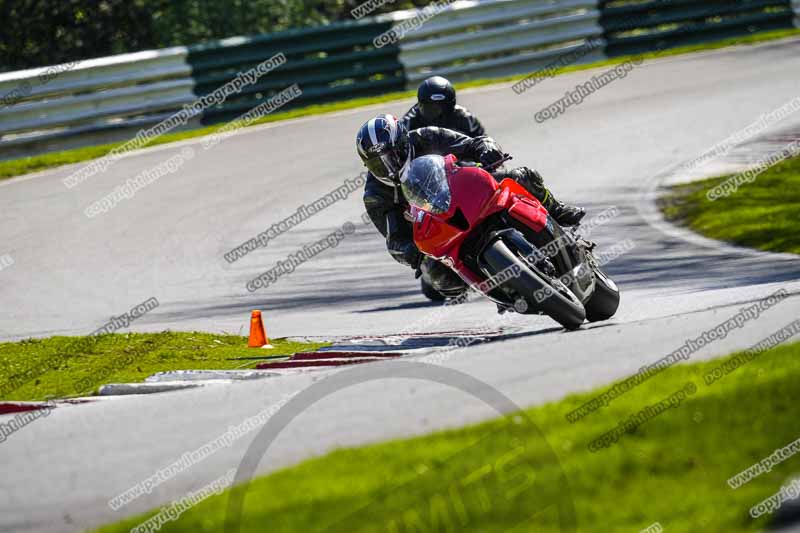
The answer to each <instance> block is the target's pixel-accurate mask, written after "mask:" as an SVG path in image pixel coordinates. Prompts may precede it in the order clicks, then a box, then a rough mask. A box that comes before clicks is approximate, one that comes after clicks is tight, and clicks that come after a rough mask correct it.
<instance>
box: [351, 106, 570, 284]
mask: <svg viewBox="0 0 800 533" xmlns="http://www.w3.org/2000/svg"><path fill="white" fill-rule="evenodd" d="M356 150H357V151H358V154H359V156H360V157H361V160H362V161H363V162H364V165H365V166H366V167H367V169H368V170H369V172H368V173H367V181H366V184H365V185H364V206H365V207H366V209H367V213H368V215H369V217H370V219H371V220H372V223H373V224H374V225H375V227H376V228H377V229H378V231H379V232H380V233H381V234H382V235H383V236H384V237H385V238H386V247H387V249H388V251H389V254H390V255H391V256H392V257H393V258H394V259H395V260H396V261H398V262H399V263H402V264H405V265H408V266H410V267H411V268H413V269H414V270H416V271H417V272H418V275H419V274H420V273H421V275H422V276H423V279H426V280H427V282H428V283H429V284H430V286H432V287H433V288H434V289H435V290H436V291H437V292H438V293H439V294H441V295H442V297H446V298H452V297H457V296H458V295H459V294H461V293H462V292H463V291H464V290H465V289H466V285H465V284H464V282H463V281H462V280H461V278H460V277H459V276H458V275H457V274H456V273H455V272H453V271H452V270H451V269H450V268H448V267H447V266H445V265H443V264H441V263H439V262H438V261H436V260H434V259H431V258H429V257H424V256H423V255H422V254H421V253H420V252H419V250H418V249H417V247H416V245H415V244H414V238H413V226H412V224H411V222H409V221H408V220H406V218H405V216H404V213H405V212H406V210H407V209H408V202H407V201H406V199H405V198H404V197H403V194H402V191H401V189H400V180H401V176H402V174H403V173H404V172H405V171H407V169H408V164H409V162H410V161H411V160H413V159H415V158H417V157H420V156H423V155H429V154H436V155H447V154H453V155H455V156H456V157H457V158H458V159H460V160H467V161H473V162H476V163H480V164H482V165H483V166H489V165H492V164H494V163H496V162H498V161H499V160H500V159H502V158H503V156H504V153H503V151H502V149H501V148H500V146H499V145H498V144H497V143H496V142H495V141H494V140H493V139H492V138H490V137H487V136H480V137H475V138H470V137H467V136H466V135H462V134H460V133H458V132H456V131H452V130H448V129H444V128H438V127H427V128H420V129H416V130H413V131H407V130H406V128H405V124H404V123H403V122H401V121H399V120H398V119H397V118H396V117H394V116H393V115H378V116H377V117H375V118H373V119H371V120H369V121H367V122H365V123H364V124H363V125H362V126H361V128H360V129H359V131H358V135H357V136H356ZM493 176H494V177H495V179H497V180H498V181H500V180H501V179H503V178H511V179H513V180H514V181H516V182H517V183H519V184H520V185H522V186H523V187H525V188H526V189H527V190H528V191H530V192H531V194H533V195H534V196H535V197H536V198H538V199H539V201H541V202H542V204H543V205H544V207H545V208H546V209H547V210H548V212H549V213H550V215H551V216H552V217H553V218H554V219H555V220H556V222H558V223H559V224H560V225H562V226H574V225H576V224H577V223H578V222H579V221H580V219H581V218H583V216H584V214H585V212H584V210H583V209H581V208H578V207H572V206H568V205H566V204H563V203H561V202H559V201H557V200H556V199H555V198H554V197H553V195H552V194H551V193H550V191H548V190H547V189H546V188H545V186H544V181H543V180H542V177H541V175H540V174H539V173H538V172H536V171H534V170H531V169H529V168H527V167H519V168H515V169H512V170H509V171H498V172H495V173H493ZM426 296H428V297H429V298H431V295H428V294H427V293H426ZM432 299H442V298H432Z"/></svg>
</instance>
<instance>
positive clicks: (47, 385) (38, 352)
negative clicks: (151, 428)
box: [0, 331, 324, 400]
mask: <svg viewBox="0 0 800 533" xmlns="http://www.w3.org/2000/svg"><path fill="white" fill-rule="evenodd" d="M272 345H273V346H274V348H273V349H259V350H256V349H252V348H247V338H246V337H239V336H237V335H214V334H210V333H197V332H191V333H190V332H172V331H166V332H162V333H127V334H110V335H100V336H97V337H50V338H47V339H29V340H24V341H20V342H7V343H2V344H0V384H2V385H0V399H4V400H44V399H46V398H53V397H56V398H65V397H69V396H84V395H91V394H93V393H94V392H95V391H96V390H97V388H98V387H99V386H100V385H103V384H106V383H111V382H122V383H131V382H138V381H142V380H144V378H146V377H147V376H149V375H151V374H154V373H156V372H162V371H167V370H200V369H215V370H219V369H237V368H253V367H255V365H256V364H258V363H259V362H263V361H255V360H243V359H237V358H242V357H254V356H273V355H276V356H277V355H290V354H293V353H296V352H301V351H307V350H309V351H310V350H315V349H317V348H319V347H321V346H324V344H322V343H298V342H290V341H287V340H286V339H273V340H272Z"/></svg>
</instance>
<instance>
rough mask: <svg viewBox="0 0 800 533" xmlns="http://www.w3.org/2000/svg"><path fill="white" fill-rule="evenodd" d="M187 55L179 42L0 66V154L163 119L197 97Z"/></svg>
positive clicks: (93, 139) (94, 138) (91, 138)
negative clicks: (17, 67) (2, 69)
mask: <svg viewBox="0 0 800 533" xmlns="http://www.w3.org/2000/svg"><path fill="white" fill-rule="evenodd" d="M186 55H187V51H186V48H184V47H176V48H168V49H164V50H151V51H145V52H137V53H133V54H122V55H116V56H110V57H103V58H99V59H91V60H87V61H79V62H75V63H73V64H66V65H55V66H52V67H42V68H36V69H30V70H23V71H17V72H8V73H3V74H0V135H1V136H2V138H0V158H8V157H15V156H19V155H24V154H25V153H27V152H29V151H31V152H36V151H45V150H46V149H47V148H48V147H49V148H52V149H60V148H63V147H69V146H74V145H80V144H81V143H80V142H78V143H77V144H76V143H75V140H74V139H73V138H74V137H79V136H83V137H86V136H88V138H86V139H84V140H85V141H88V142H85V143H84V144H90V143H91V144H94V143H97V144H99V143H102V142H104V141H105V140H106V139H105V136H104V134H103V132H106V134H107V135H109V137H111V136H110V134H108V132H109V130H115V129H119V128H120V127H125V126H131V127H133V126H137V127H140V126H141V125H144V124H148V123H155V122H158V121H159V120H161V118H163V117H164V115H165V113H168V112H169V111H172V110H175V109H179V108H180V107H181V106H182V105H183V104H186V103H189V102H191V101H192V100H194V98H195V96H194V94H193V92H192V89H193V87H194V81H193V79H192V77H191V68H190V67H189V64H188V63H187V62H186ZM122 137H124V138H127V137H128V135H127V134H122ZM71 139H72V140H71ZM109 140H110V139H109ZM37 147H38V149H37ZM43 148H44V150H42V149H43Z"/></svg>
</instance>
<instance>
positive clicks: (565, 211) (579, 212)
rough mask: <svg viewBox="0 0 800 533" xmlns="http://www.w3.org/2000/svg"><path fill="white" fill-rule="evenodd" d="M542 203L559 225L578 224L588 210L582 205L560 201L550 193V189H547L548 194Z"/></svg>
mask: <svg viewBox="0 0 800 533" xmlns="http://www.w3.org/2000/svg"><path fill="white" fill-rule="evenodd" d="M542 205H544V208H545V209H547V212H548V213H550V216H551V217H553V219H555V221H556V222H558V225H559V226H577V225H578V224H580V222H581V219H582V218H583V217H584V216H585V215H586V211H585V210H584V209H583V208H582V207H576V206H574V205H567V204H565V203H564V202H559V201H558V200H556V199H555V198H554V197H553V195H552V194H550V191H547V196H546V197H545V199H544V201H543V202H542Z"/></svg>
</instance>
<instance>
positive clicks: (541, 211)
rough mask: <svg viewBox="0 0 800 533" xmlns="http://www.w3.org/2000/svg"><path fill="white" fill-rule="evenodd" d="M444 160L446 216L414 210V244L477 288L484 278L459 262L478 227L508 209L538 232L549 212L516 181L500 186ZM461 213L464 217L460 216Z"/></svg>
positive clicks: (477, 170) (474, 169)
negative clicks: (447, 201)
mask: <svg viewBox="0 0 800 533" xmlns="http://www.w3.org/2000/svg"><path fill="white" fill-rule="evenodd" d="M444 159H445V171H446V172H447V182H448V185H449V187H450V194H451V201H450V207H449V209H448V210H447V212H446V213H443V214H441V215H434V214H431V213H429V212H427V211H423V210H421V209H418V208H416V207H414V206H412V207H411V215H412V216H413V217H414V242H415V243H416V245H417V247H418V248H419V249H420V250H421V251H422V252H424V253H426V254H427V255H430V256H433V257H435V258H437V259H440V260H442V262H444V263H445V264H448V265H449V266H450V267H451V268H453V269H454V270H455V271H457V272H458V273H459V274H460V275H461V277H462V278H464V280H465V281H466V282H468V283H469V284H471V285H475V284H478V283H481V282H482V281H485V276H483V274H480V273H475V272H473V271H471V270H470V269H469V268H467V267H466V266H465V265H464V264H463V263H462V262H461V259H460V257H461V254H460V251H461V245H462V244H463V242H464V241H465V240H466V238H467V237H468V236H469V235H470V233H471V232H472V231H473V230H474V229H475V227H477V226H479V225H480V224H481V223H482V222H483V221H484V220H485V219H486V218H487V217H489V216H491V215H492V214H494V213H497V212H498V211H502V210H504V209H507V210H508V212H509V214H510V215H511V216H512V217H514V218H515V219H517V220H519V221H520V222H522V223H523V224H525V225H527V226H529V227H530V228H531V229H533V230H534V231H537V232H539V231H541V230H542V229H543V228H544V227H545V224H546V223H547V210H546V209H545V208H544V207H543V206H542V204H541V203H540V202H539V201H538V200H537V199H536V198H534V197H533V196H532V195H531V194H530V193H529V192H528V191H527V190H526V189H525V188H524V187H522V186H521V185H519V184H518V183H517V182H515V181H513V180H510V179H504V180H503V181H502V182H501V183H500V185H498V184H497V182H496V181H495V179H494V177H492V175H491V174H489V173H488V172H486V171H485V170H483V169H481V168H478V167H459V166H457V165H456V164H455V163H456V161H457V160H456V157H455V156H453V155H448V156H446V157H445V158H444ZM459 211H460V212H461V215H463V216H457V213H458V212H459ZM454 217H455V218H454ZM459 220H460V221H461V223H462V225H463V221H464V220H465V221H466V223H467V226H468V227H466V228H463V227H461V228H459V227H457V224H458V221H459Z"/></svg>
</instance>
